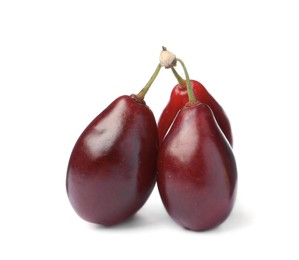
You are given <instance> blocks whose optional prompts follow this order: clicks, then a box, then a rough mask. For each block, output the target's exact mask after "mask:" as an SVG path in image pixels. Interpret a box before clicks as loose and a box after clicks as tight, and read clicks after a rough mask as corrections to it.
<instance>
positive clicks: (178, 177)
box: [157, 103, 237, 231]
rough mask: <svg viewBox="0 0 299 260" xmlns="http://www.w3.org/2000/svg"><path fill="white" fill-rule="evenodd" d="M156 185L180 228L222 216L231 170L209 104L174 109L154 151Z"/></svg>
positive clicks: (231, 197)
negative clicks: (170, 122)
mask: <svg viewBox="0 0 299 260" xmlns="http://www.w3.org/2000/svg"><path fill="white" fill-rule="evenodd" d="M157 183H158V188H159V192H160V195H161V198H162V201H163V203H164V206H165V208H166V210H167V212H168V213H169V215H170V216H171V217H172V218H173V219H174V220H175V221H176V222H177V223H179V224H180V225H182V226H183V227H185V228H187V229H191V230H195V231H199V230H207V229H211V228H213V227H215V226H217V225H219V224H220V223H221V222H223V221H224V220H225V219H226V218H227V216H228V215H229V213H230V212H231V210H232V208H233V205H234V201H235V195H236V186H237V168H236V163H235V158H234V155H233V152H232V149H231V146H230V144H229V143H228V141H227V139H226V138H225V137H224V135H223V133H222V131H221V130H220V128H219V126H218V124H217V123H216V120H215V118H214V116H213V112H212V110H211V109H210V108H209V106H207V105H205V104H202V103H200V104H198V105H196V106H190V107H188V106H185V107H184V108H183V109H182V110H181V111H180V112H179V113H178V115H177V117H176V119H175V121H174V123H173V125H172V127H171V129H170V131H169V133H168V135H167V136H166V138H165V139H164V141H163V143H162V144H161V147H160V150H159V156H158V178H157Z"/></svg>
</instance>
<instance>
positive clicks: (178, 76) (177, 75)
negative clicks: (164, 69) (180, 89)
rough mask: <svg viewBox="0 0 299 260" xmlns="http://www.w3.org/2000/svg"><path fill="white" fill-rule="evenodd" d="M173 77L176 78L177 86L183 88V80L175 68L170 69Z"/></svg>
mask: <svg viewBox="0 0 299 260" xmlns="http://www.w3.org/2000/svg"><path fill="white" fill-rule="evenodd" d="M171 70H172V73H173V75H174V76H175V77H176V79H177V81H178V83H179V85H181V86H183V85H184V84H185V82H186V81H185V80H184V79H183V78H182V77H181V76H180V74H179V73H178V72H177V71H176V70H175V68H173V67H172V68H171Z"/></svg>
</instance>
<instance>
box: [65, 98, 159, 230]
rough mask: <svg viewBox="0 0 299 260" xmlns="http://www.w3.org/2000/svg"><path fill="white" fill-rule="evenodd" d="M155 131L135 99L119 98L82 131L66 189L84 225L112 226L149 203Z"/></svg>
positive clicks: (151, 119)
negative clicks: (87, 222) (91, 223)
mask: <svg viewBox="0 0 299 260" xmlns="http://www.w3.org/2000/svg"><path fill="white" fill-rule="evenodd" d="M157 153H158V134H157V125H156V122H155V118H154V115H153V113H152V111H151V110H150V109H149V108H148V107H147V106H146V104H145V103H144V101H141V100H138V99H137V98H136V96H134V95H132V96H121V97H119V98H117V99H116V100H115V101H114V102H112V103H111V104H110V105H109V106H108V107H107V108H106V109H105V110H104V111H103V112H102V113H101V114H99V115H98V116H97V117H96V118H95V119H94V120H93V121H92V122H91V123H90V124H89V125H88V126H87V128H86V129H85V130H84V131H83V133H82V134H81V136H80V137H79V139H78V140H77V142H76V144H75V146H74V148H73V151H72V153H71V157H70V160H69V165H68V170H67V179H66V188H67V194H68V197H69V200H70V202H71V205H72V206H73V208H74V209H75V211H76V212H77V214H78V215H79V216H80V217H82V218H83V219H85V220H86V221H89V222H93V223H97V224H102V225H107V226H109V225H113V224H117V223H119V222H121V221H123V220H125V219H127V218H129V217H130V216H132V215H133V214H134V213H135V212H136V211H138V209H140V208H141V207H142V206H143V204H144V203H145V202H146V200H147V199H148V197H149V195H150V194H151V192H152V190H153V187H154V185H155V181H156V160H157Z"/></svg>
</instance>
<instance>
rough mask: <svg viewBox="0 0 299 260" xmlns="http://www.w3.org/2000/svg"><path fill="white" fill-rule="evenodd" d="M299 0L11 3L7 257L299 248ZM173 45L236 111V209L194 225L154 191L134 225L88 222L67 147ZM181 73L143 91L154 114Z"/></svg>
mask: <svg viewBox="0 0 299 260" xmlns="http://www.w3.org/2000/svg"><path fill="white" fill-rule="evenodd" d="M297 6H298V3H297V1H295V0H294V1H290V0H283V1H263V0H260V1H256V0H251V1H237V0H236V1H232V0H227V1H189V0H185V1H174V0H172V1H170V0H169V1H137V0H136V1H133V0H126V1H121V0H111V1H74V0H72V1H66V0H59V1H56V0H52V1H33V0H28V1H13V0H10V1H5V0H4V1H1V2H0V122H1V123H0V124H1V127H0V176H1V178H0V238H1V249H0V258H1V259H173V258H174V257H177V258H175V259H179V258H180V259H219V258H222V259H223V258H224V259H271V258H273V257H277V259H298V257H299V252H298V250H299V249H298V234H299V223H298V221H299V203H298V201H299V188H298V185H299V177H298V176H299V166H298V161H299V154H298V146H299V137H298V132H299V126H298V109H299V104H298V87H299V76H298V68H299V66H298V65H299V62H298V61H299V48H298V46H299V39H298V32H299V30H298V24H299V16H298V13H299V9H298V7H297ZM162 45H164V46H166V47H168V49H169V50H171V51H173V52H175V53H176V54H177V56H178V57H180V58H181V59H183V60H184V61H185V64H186V66H187V68H188V70H189V74H190V76H191V78H193V79H197V80H198V81H200V82H202V83H203V84H204V85H205V86H206V87H207V89H208V90H209V91H210V93H212V95H213V96H214V97H215V98H216V99H217V100H218V102H219V103H221V105H222V106H223V108H224V109H225V110H226V112H227V114H228V115H229V117H230V121H231V124H232V128H233V134H234V141H235V145H234V152H235V156H236V159H237V164H238V170H239V190H238V197H237V202H236V205H235V208H234V210H233V212H232V214H231V215H230V217H229V219H227V221H226V222H225V223H223V224H222V225H221V226H220V227H218V228H216V229H214V230H211V231H207V232H191V231H187V230H184V229H183V228H181V227H180V226H178V225H176V224H175V223H174V222H173V221H172V220H171V219H170V218H169V217H168V215H167V214H166V212H165V210H164V208H163V205H162V203H161V201H160V198H159V194H158V192H157V189H155V190H154V192H153V194H152V196H151V197H150V199H149V200H148V202H147V203H146V205H145V206H144V207H143V208H142V209H141V210H140V211H139V212H138V213H137V215H136V216H135V217H134V218H132V219H131V220H129V221H127V222H126V223H123V224H120V225H118V226H115V227H112V228H104V227H101V226H97V225H93V224H90V223H87V222H85V221H83V220H81V219H80V218H79V217H78V216H77V215H76V214H75V212H74V211H73V209H72V208H71V206H70V204H69V201H68V198H67V195H66V191H65V175H66V167H67V163H68V159H69V155H70V152H71V150H72V148H73V145H74V143H75V141H76V139H77V137H78V136H79V134H80V133H81V132H82V130H83V129H84V128H85V127H86V125H87V124H88V123H89V122H90V121H91V120H92V119H93V118H94V117H95V116H96V115H97V114H98V113H100V112H101V111H102V110H103V109H104V108H105V107H106V106H107V105H108V104H110V102H112V101H113V100H114V99H115V98H116V97H118V96H120V95H123V94H131V93H137V92H138V91H139V90H141V88H142V87H143V86H144V85H145V83H146V82H147V81H148V79H149V78H150V76H151V75H152V73H153V71H154V69H155V68H156V66H157V64H158V58H159V53H160V50H161V46H162ZM178 70H179V71H180V72H181V70H180V68H178ZM175 84H176V80H175V78H174V77H173V76H172V74H171V72H170V71H168V70H164V69H162V70H161V73H160V75H159V76H158V78H157V80H156V81H155V83H154V84H153V86H152V88H151V90H150V91H149V93H148V95H147V96H146V102H147V104H148V105H149V106H150V107H151V108H152V110H153V111H154V113H155V116H156V118H158V117H159V115H160V113H161V110H162V108H163V107H164V106H165V104H166V103H167V101H168V97H169V93H170V91H171V89H172V88H173V86H174V85H175Z"/></svg>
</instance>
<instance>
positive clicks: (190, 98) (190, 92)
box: [176, 58, 197, 102]
mask: <svg viewBox="0 0 299 260" xmlns="http://www.w3.org/2000/svg"><path fill="white" fill-rule="evenodd" d="M176 60H177V61H178V62H179V63H181V65H182V67H183V70H184V73H185V77H186V85H187V93H188V97H189V102H196V101H197V100H196V98H195V96H194V93H193V90H192V86H191V82H190V78H189V74H188V71H187V68H186V66H185V64H184V62H183V61H182V60H181V59H178V58H177V59H176Z"/></svg>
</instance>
